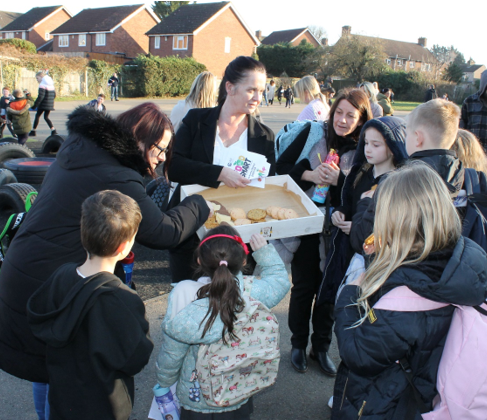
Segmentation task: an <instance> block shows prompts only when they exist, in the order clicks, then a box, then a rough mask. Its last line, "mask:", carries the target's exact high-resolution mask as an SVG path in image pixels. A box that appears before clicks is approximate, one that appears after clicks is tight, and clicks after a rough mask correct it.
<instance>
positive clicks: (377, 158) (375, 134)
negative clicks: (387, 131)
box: [364, 127, 393, 165]
mask: <svg viewBox="0 0 487 420" xmlns="http://www.w3.org/2000/svg"><path fill="white" fill-rule="evenodd" d="M364 154H365V158H366V159H367V162H368V163H370V164H371V165H380V164H382V163H384V162H387V161H389V160H392V157H393V155H392V153H391V151H390V150H389V148H388V147H387V145H386V142H385V140H384V137H382V134H381V133H379V131H377V130H376V129H375V128H372V127H371V128H368V129H367V130H366V131H365V147H364Z"/></svg>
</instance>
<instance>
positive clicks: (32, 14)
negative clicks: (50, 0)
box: [2, 6, 63, 32]
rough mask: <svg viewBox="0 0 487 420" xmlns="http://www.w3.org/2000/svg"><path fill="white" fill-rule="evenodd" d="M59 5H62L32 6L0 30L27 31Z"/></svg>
mask: <svg viewBox="0 0 487 420" xmlns="http://www.w3.org/2000/svg"><path fill="white" fill-rule="evenodd" d="M61 7H63V6H49V7H34V8H33V9H30V10H29V11H28V12H27V13H24V14H23V15H21V16H19V17H18V18H17V19H15V20H14V21H13V22H11V23H9V24H8V25H7V26H5V27H4V28H2V31H10V32H12V31H28V30H29V29H30V28H32V27H33V26H34V25H35V24H36V23H37V22H40V21H41V20H42V19H44V18H46V17H47V16H49V15H50V14H51V13H53V12H55V11H56V10H57V9H59V8H61Z"/></svg>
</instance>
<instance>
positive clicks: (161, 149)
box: [153, 144, 169, 157]
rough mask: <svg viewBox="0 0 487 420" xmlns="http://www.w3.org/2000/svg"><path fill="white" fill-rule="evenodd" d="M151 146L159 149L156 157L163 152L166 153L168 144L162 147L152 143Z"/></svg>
mask: <svg viewBox="0 0 487 420" xmlns="http://www.w3.org/2000/svg"><path fill="white" fill-rule="evenodd" d="M153 146H154V147H155V148H156V149H159V153H158V154H157V156H156V157H159V156H161V155H162V154H163V153H167V149H168V147H169V146H168V147H164V148H162V147H160V146H158V145H157V144H153Z"/></svg>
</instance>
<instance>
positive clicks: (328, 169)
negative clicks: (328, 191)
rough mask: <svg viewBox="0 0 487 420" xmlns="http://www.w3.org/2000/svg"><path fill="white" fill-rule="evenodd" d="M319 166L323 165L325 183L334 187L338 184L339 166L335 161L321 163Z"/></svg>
mask: <svg viewBox="0 0 487 420" xmlns="http://www.w3.org/2000/svg"><path fill="white" fill-rule="evenodd" d="M321 166H323V167H324V172H325V183H326V184H330V185H334V186H335V187H336V186H337V185H338V177H339V176H340V168H339V167H338V165H337V164H336V163H335V162H332V163H322V164H321Z"/></svg>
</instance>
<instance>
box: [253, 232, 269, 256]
mask: <svg viewBox="0 0 487 420" xmlns="http://www.w3.org/2000/svg"><path fill="white" fill-rule="evenodd" d="M266 245H267V241H266V240H265V239H264V238H263V237H262V236H260V235H258V234H256V233H254V234H253V235H252V236H251V237H250V247H251V248H252V251H254V252H255V251H257V250H258V249H261V248H262V247H264V246H266Z"/></svg>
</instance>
